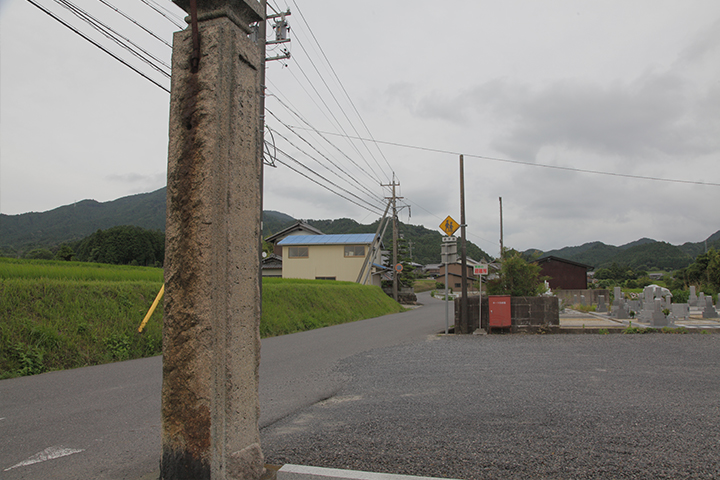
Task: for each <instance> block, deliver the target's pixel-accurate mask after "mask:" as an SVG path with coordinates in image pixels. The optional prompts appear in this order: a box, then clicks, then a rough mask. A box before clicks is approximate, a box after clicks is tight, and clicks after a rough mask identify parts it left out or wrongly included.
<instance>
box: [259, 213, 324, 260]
mask: <svg viewBox="0 0 720 480" xmlns="http://www.w3.org/2000/svg"><path fill="white" fill-rule="evenodd" d="M293 235H323V232H321V231H320V230H318V229H317V228H315V227H313V226H312V225H310V224H309V223H305V222H303V221H302V220H298V221H297V222H295V223H293V224H292V225H290V226H289V227H287V228H284V229H282V230H280V231H279V232H277V233H275V234H273V235H270V236H269V237H267V238H266V239H265V241H266V242H268V243H272V245H273V253H274V254H275V255H278V256H280V257H282V247H280V246H278V242H279V241H280V240H282V239H283V238H285V237H289V236H293Z"/></svg>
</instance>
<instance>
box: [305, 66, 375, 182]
mask: <svg viewBox="0 0 720 480" xmlns="http://www.w3.org/2000/svg"><path fill="white" fill-rule="evenodd" d="M295 65H297V68H298V69H299V70H300V73H302V74H303V76H304V77H305V79H306V80H307V81H308V83H309V84H310V87H311V88H312V89H313V90H314V91H315V93H316V94H317V96H318V98H320V101H321V102H322V104H323V105H325V108H326V109H327V111H328V113H330V116H332V117H333V119H334V120H335V124H336V125H337V126H338V127H339V128H340V130H342V132H343V133H344V134H345V135H346V137H347V138H352V137H351V136H350V135H348V134H347V132H346V131H345V128H344V127H343V126H342V124H341V123H340V121H339V120H338V119H337V117H336V116H335V114H334V113H333V112H332V110H331V109H330V107H329V106H328V104H327V103H326V102H325V99H323V97H322V95H320V92H318V90H317V88H315V85H314V82H313V81H311V80H310V77H308V75H307V73H305V70H303V68H302V67H301V66H300V64H299V63H298V62H297V58H296V61H295ZM349 143H350V145H352V147H353V148H354V149H355V150H356V151H357V152H358V154H359V155H360V157H361V158H362V159H363V161H364V162H365V164H366V165H367V166H368V168H369V169H370V171H371V172H372V173H373V174H374V175H375V180H376V181H377V182H378V183H382V179H381V178H380V176H379V175H378V174H377V172H376V171H375V169H373V168H372V165H370V163H369V162H368V161H367V159H365V157H364V156H363V155H362V154H361V153H360V150H359V149H358V148H357V146H356V145H354V144H353V143H352V142H349Z"/></svg>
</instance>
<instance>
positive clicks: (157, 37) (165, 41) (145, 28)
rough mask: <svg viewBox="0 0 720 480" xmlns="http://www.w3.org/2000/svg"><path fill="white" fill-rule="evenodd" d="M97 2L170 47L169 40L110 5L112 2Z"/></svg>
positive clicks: (100, 0) (101, 0)
mask: <svg viewBox="0 0 720 480" xmlns="http://www.w3.org/2000/svg"><path fill="white" fill-rule="evenodd" d="M99 2H100V3H102V4H103V5H105V6H106V7H108V8H111V9H112V10H115V12H116V13H118V14H120V15H122V16H123V17H124V18H126V19H127V20H129V21H131V22H132V23H134V24H135V25H137V26H138V27H140V28H141V29H143V31H145V32H146V33H148V34H149V35H152V36H153V37H154V38H156V39H157V40H160V41H161V42H162V43H164V44H165V45H167V46H168V47H170V48H172V44H171V43H170V42H168V41H167V40H165V39H164V38H162V37H160V36H159V35H158V34H156V33H155V32H153V31H152V30H150V29H149V28H147V27H145V26H144V25H143V24H141V23H140V22H138V21H137V20H135V19H134V18H132V17H130V16H129V15H127V14H126V13H124V12H123V11H122V10H120V9H118V8H117V7H115V6H114V5H112V4H110V3H109V2H107V1H106V0H99Z"/></svg>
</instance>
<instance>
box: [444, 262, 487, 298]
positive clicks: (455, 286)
mask: <svg viewBox="0 0 720 480" xmlns="http://www.w3.org/2000/svg"><path fill="white" fill-rule="evenodd" d="M477 263H478V262H476V261H474V260H472V259H471V258H468V259H467V265H466V267H467V269H466V270H465V278H467V284H468V292H477V288H476V287H475V282H476V281H477V277H476V276H475V275H474V274H473V270H474V266H475V265H476V264H477ZM447 267H448V269H447V272H448V288H451V289H452V290H453V291H458V290H459V289H460V288H462V263H461V262H459V261H458V262H456V263H451V264H449V265H448V266H447ZM438 270H439V271H438V274H437V275H436V277H435V280H437V281H438V282H439V283H442V284H443V285H445V264H444V263H442V264H440V268H439V269H438Z"/></svg>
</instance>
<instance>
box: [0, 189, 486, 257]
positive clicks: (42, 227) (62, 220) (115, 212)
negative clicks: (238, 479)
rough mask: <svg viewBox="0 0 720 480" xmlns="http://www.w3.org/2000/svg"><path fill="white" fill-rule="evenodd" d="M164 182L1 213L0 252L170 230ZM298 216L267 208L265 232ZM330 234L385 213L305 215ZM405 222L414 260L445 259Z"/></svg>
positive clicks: (425, 233)
mask: <svg viewBox="0 0 720 480" xmlns="http://www.w3.org/2000/svg"><path fill="white" fill-rule="evenodd" d="M165 190H166V189H165V188H161V189H159V190H156V191H154V192H150V193H142V194H138V195H131V196H127V197H122V198H119V199H117V200H113V201H110V202H102V203H101V202H97V201H95V200H83V201H81V202H77V203H74V204H72V205H65V206H62V207H58V208H55V209H53V210H49V211H47V212H41V213H37V212H31V213H23V214H20V215H5V214H0V255H2V256H11V257H18V256H22V255H23V254H24V253H25V252H27V251H29V250H32V249H34V248H43V247H44V248H52V247H57V246H58V245H60V244H63V243H69V244H72V243H74V242H78V241H80V240H82V239H83V238H85V237H87V236H89V235H91V234H92V233H94V232H96V231H97V230H99V229H100V230H104V229H107V228H110V227H114V226H118V225H135V226H138V227H142V228H145V229H149V230H161V231H165V196H166V195H165V194H166V191H165ZM296 221H297V220H296V219H295V218H293V217H291V216H290V215H286V214H284V213H281V212H276V211H272V210H265V211H263V236H264V237H267V236H269V235H272V234H273V233H276V232H279V231H280V230H282V229H284V228H286V227H288V226H290V225H292V224H293V223H295V222H296ZM305 221H306V222H307V223H309V224H310V225H312V226H314V227H315V228H317V229H319V230H320V231H322V232H323V233H326V234H339V233H374V232H375V231H376V230H377V226H378V222H379V219H378V220H376V221H375V222H374V223H371V224H369V225H364V224H361V223H358V222H356V221H355V220H352V219H349V218H341V219H336V220H305ZM398 223H399V230H400V234H401V235H402V236H403V237H404V238H405V239H406V240H408V242H409V244H410V248H411V252H412V258H413V261H415V262H418V263H422V264H427V263H438V262H440V244H441V243H442V240H441V237H442V235H441V234H440V232H438V231H435V230H429V229H427V228H425V227H423V226H421V225H410V224H405V223H402V222H398ZM391 230H392V229H391V228H388V229H387V231H386V232H385V236H384V237H383V241H384V243H385V245H386V246H387V245H389V244H390V243H391V241H392V240H391V239H392V232H391ZM467 252H468V256H469V257H471V258H474V259H476V260H484V259H489V258H490V257H489V255H487V253H485V252H483V251H482V250H481V249H480V248H479V247H478V246H477V245H475V244H473V243H472V242H468V245H467Z"/></svg>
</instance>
